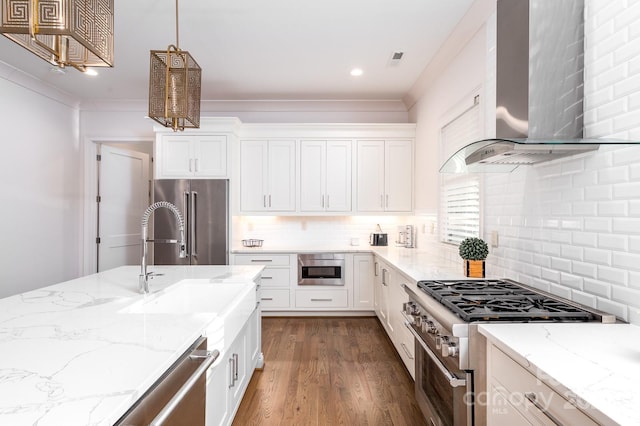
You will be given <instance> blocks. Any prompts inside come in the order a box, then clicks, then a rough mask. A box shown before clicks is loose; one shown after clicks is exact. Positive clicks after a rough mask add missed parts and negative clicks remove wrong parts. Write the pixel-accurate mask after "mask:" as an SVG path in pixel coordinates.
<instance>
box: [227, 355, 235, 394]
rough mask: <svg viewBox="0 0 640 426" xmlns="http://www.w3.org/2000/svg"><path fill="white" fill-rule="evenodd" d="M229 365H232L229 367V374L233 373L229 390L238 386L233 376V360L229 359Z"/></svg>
mask: <svg viewBox="0 0 640 426" xmlns="http://www.w3.org/2000/svg"><path fill="white" fill-rule="evenodd" d="M229 364H231V366H230V367H229V372H230V373H231V377H230V379H231V380H230V382H231V384H229V389H231V388H232V387H234V386H235V385H236V380H235V377H234V376H233V358H229Z"/></svg>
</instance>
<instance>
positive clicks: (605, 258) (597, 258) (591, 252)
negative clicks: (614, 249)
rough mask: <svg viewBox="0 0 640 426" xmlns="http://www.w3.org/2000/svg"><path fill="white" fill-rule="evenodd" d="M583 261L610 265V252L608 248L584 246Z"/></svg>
mask: <svg viewBox="0 0 640 426" xmlns="http://www.w3.org/2000/svg"><path fill="white" fill-rule="evenodd" d="M584 261H585V262H591V263H596V264H598V265H605V266H611V252H610V251H608V250H600V249H592V248H585V249H584Z"/></svg>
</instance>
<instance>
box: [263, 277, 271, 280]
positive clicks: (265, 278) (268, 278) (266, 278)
mask: <svg viewBox="0 0 640 426" xmlns="http://www.w3.org/2000/svg"><path fill="white" fill-rule="evenodd" d="M260 279H262V280H272V279H273V277H261V278H260Z"/></svg>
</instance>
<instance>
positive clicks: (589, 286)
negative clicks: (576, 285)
mask: <svg viewBox="0 0 640 426" xmlns="http://www.w3.org/2000/svg"><path fill="white" fill-rule="evenodd" d="M583 285H584V291H586V292H588V293H590V294H594V295H596V296H602V297H611V284H608V283H605V282H602V281H596V280H591V279H588V278H585V279H584V284H583Z"/></svg>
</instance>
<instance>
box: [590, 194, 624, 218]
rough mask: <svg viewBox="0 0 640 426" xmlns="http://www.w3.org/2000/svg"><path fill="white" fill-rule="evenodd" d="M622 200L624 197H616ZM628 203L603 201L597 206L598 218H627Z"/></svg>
mask: <svg viewBox="0 0 640 426" xmlns="http://www.w3.org/2000/svg"><path fill="white" fill-rule="evenodd" d="M616 198H624V197H616ZM628 206H629V203H628V202H627V201H626V200H625V201H604V202H600V203H599V204H598V215H599V216H627V215H628V214H629V208H628Z"/></svg>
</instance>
